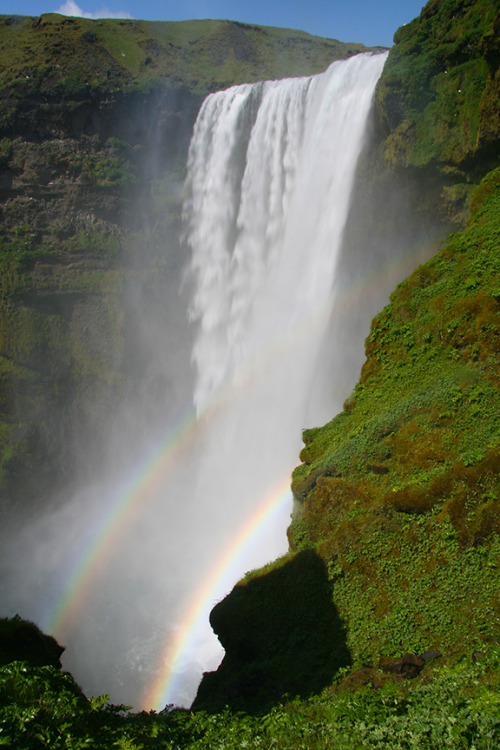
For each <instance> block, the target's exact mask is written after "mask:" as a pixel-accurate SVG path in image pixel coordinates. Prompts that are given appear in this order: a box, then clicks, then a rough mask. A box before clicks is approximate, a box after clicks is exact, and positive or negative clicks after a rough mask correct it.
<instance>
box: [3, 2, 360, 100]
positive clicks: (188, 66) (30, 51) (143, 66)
mask: <svg viewBox="0 0 500 750" xmlns="http://www.w3.org/2000/svg"><path fill="white" fill-rule="evenodd" d="M366 49H367V48H366V47H364V45H362V44H345V43H342V42H338V41H336V40H334V39H323V40H320V39H318V38H315V37H312V36H311V35H309V34H307V33H305V32H302V31H292V30H290V29H279V28H272V27H265V26H249V25H247V24H242V23H235V22H230V21H182V22H166V21H165V22H149V21H128V20H105V19H102V20H97V21H92V20H88V19H84V18H67V17H65V16H59V15H57V14H54V13H47V14H44V15H42V16H40V17H39V18H31V17H23V16H10V17H9V16H0V71H1V74H0V84H1V85H2V89H3V90H5V91H6V93H7V95H9V94H10V95H12V96H18V95H21V96H27V95H29V93H30V92H34V91H35V90H36V91H38V92H40V93H43V94H47V93H53V94H54V95H57V96H62V97H63V98H65V99H67V98H69V99H71V98H72V97H77V98H81V97H89V96H90V97H92V96H93V95H94V94H95V92H97V91H103V90H106V91H109V92H111V93H114V94H117V93H118V92H122V91H123V89H124V87H126V88H129V89H130V88H136V89H139V90H143V91H147V90H148V89H149V88H150V87H151V86H153V85H158V84H160V85H162V86H174V87H182V88H187V89H189V90H190V91H191V92H193V93H196V94H205V93H207V92H208V91H210V90H215V89H221V88H225V87H227V86H230V85H233V84H235V83H242V82H244V81H245V82H251V81H258V80H262V79H264V78H280V77H281V78H282V77H284V76H291V75H292V76H293V75H308V74H311V73H318V72H320V71H322V70H324V69H325V68H326V67H327V66H328V65H329V64H330V63H331V62H332V61H333V60H336V59H339V58H342V57H346V56H349V55H353V54H356V53H358V52H362V51H365V50H366ZM28 61H29V62H28Z"/></svg>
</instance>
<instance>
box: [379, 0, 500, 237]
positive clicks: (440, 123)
mask: <svg viewBox="0 0 500 750" xmlns="http://www.w3.org/2000/svg"><path fill="white" fill-rule="evenodd" d="M394 41H395V46H394V48H393V49H392V50H391V54H390V56H389V59H388V61H387V65H386V66H385V69H384V72H383V75H382V78H381V81H380V85H379V87H378V92H377V111H378V117H379V123H380V127H381V130H382V132H383V143H382V145H381V152H382V163H383V164H386V165H388V166H390V169H391V170H396V172H398V171H401V170H403V171H409V172H411V173H412V174H413V178H414V179H415V180H416V181H419V182H420V191H421V195H419V196H418V195H417V196H416V198H415V201H416V203H417V204H418V206H419V207H420V208H421V209H422V210H424V211H426V212H427V214H428V215H429V214H433V213H434V212H436V211H437V212H438V213H439V215H440V216H441V217H442V219H443V220H444V221H451V222H457V221H458V222H459V223H460V222H462V221H463V219H464V217H465V212H466V210H467V196H468V195H469V193H470V191H471V190H472V188H473V185H474V184H477V182H478V180H479V179H480V178H481V177H482V176H484V174H486V172H487V171H489V170H490V169H493V168H494V167H495V166H496V165H497V164H498V153H499V147H500V136H499V133H500V114H499V113H500V72H499V62H500V54H499V50H500V15H499V8H498V3H496V2H492V1H491V0H460V2H457V0H430V2H428V3H427V4H426V5H425V7H424V8H423V9H422V12H421V13H420V16H419V17H418V18H415V20H413V21H412V22H411V23H409V24H407V25H406V26H403V27H401V28H400V29H398V31H397V32H396V34H395V36H394Z"/></svg>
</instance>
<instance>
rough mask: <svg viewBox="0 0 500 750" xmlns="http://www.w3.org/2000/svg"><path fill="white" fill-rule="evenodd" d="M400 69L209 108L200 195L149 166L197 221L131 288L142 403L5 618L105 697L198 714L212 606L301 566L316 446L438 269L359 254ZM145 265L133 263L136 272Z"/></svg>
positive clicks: (42, 508) (132, 341)
mask: <svg viewBox="0 0 500 750" xmlns="http://www.w3.org/2000/svg"><path fill="white" fill-rule="evenodd" d="M385 57H386V55H378V56H374V55H361V56H357V57H355V58H351V59H350V60H348V61H341V62H338V63H334V64H333V65H332V66H331V67H330V68H329V70H328V71H327V72H326V73H324V74H321V75H319V76H313V77H311V78H305V79H289V80H284V81H278V82H266V83H261V84H253V85H250V84H248V85H247V84H244V85H242V86H237V87H233V88H232V89H229V90H228V91H225V92H219V93H217V94H214V95H211V96H210V97H208V99H207V100H206V101H205V103H204V105H203V107H202V109H201V111H200V114H199V116H198V119H197V122H196V125H195V129H194V133H193V136H192V139H191V146H190V150H189V157H188V163H187V173H186V178H185V179H184V174H183V173H182V170H179V169H178V167H179V165H178V164H176V165H174V166H173V167H171V169H170V173H169V175H167V176H166V175H165V174H157V173H156V172H157V171H158V161H157V160H156V159H155V157H154V154H155V147H159V144H160V142H161V139H162V127H161V123H160V124H158V123H156V124H155V126H154V127H153V130H152V134H151V138H150V152H149V157H148V158H147V159H145V161H144V167H143V168H144V170H146V171H149V172H150V173H151V175H152V178H154V179H157V181H158V184H159V185H160V184H163V187H164V188H165V185H166V188H165V190H163V192H161V191H160V192H158V194H157V195H156V196H153V197H154V199H155V200H157V201H160V199H161V198H162V196H163V199H165V191H166V194H167V195H166V201H167V203H168V202H170V203H169V205H174V206H175V205H177V206H179V205H181V204H182V220H180V219H179V221H177V222H173V223H172V230H171V233H170V234H169V235H168V236H166V237H165V238H164V247H163V248H162V253H163V255H162V256H161V258H160V261H158V258H157V256H156V252H157V251H156V249H155V250H154V252H153V255H154V256H155V264H156V265H155V266H154V268H153V270H152V273H153V274H154V280H153V282H152V281H151V278H149V277H148V278H147V279H146V277H145V275H144V273H142V272H139V270H138V271H137V273H136V274H133V273H132V274H130V275H129V280H128V282H127V284H126V285H125V288H124V289H123V296H122V302H123V312H122V314H123V318H124V323H123V330H124V332H125V334H124V335H125V336H126V346H125V356H124V361H123V363H122V366H123V371H124V372H125V375H126V377H128V379H129V385H127V383H126V384H125V387H124V393H125V397H124V398H123V399H122V400H121V402H120V408H119V409H117V410H116V411H114V412H113V413H111V414H109V413H108V412H106V424H105V425H104V426H103V428H102V434H101V435H100V437H99V440H98V441H97V442H96V444H94V445H92V446H88V450H87V448H86V447H85V446H82V448H81V450H82V456H81V459H80V465H81V467H82V468H81V471H80V472H79V475H78V477H76V478H75V483H74V484H75V486H73V487H71V488H69V489H68V487H65V488H63V489H62V490H61V492H60V493H56V494H55V495H53V496H52V497H50V498H43V499H42V500H41V501H40V503H39V504H38V507H37V509H35V510H34V512H33V513H32V514H31V515H30V518H29V520H27V519H25V518H16V517H14V518H13V519H12V522H11V524H10V526H9V528H8V529H7V530H4V532H3V534H2V553H1V554H2V559H1V564H2V576H1V581H0V583H1V590H2V601H3V605H4V606H3V611H4V612H3V613H4V615H13V614H15V613H19V614H20V615H21V616H23V617H26V618H28V619H31V620H33V621H35V622H36V623H37V624H39V625H40V626H41V627H42V628H43V629H44V630H46V632H49V633H51V634H52V635H54V636H55V637H56V638H57V639H58V640H59V642H60V643H61V645H63V646H65V648H66V651H65V653H64V655H63V667H64V669H66V670H69V671H71V672H72V673H73V674H74V676H75V678H76V680H77V682H78V683H79V684H80V685H81V686H82V688H83V690H84V691H85V693H86V694H87V695H98V694H102V693H108V694H109V696H110V699H111V700H112V701H113V702H114V703H123V704H126V705H130V706H133V707H134V708H145V709H150V708H155V709H160V708H162V706H163V705H164V704H165V703H166V702H168V703H174V704H176V705H186V706H187V705H189V704H190V703H191V701H192V699H193V698H194V695H195V693H196V688H197V685H198V683H199V680H200V678H201V673H202V672H203V671H207V670H210V669H213V668H215V667H216V666H217V664H218V662H219V661H220V658H221V649H220V646H219V644H218V643H217V641H216V639H215V637H214V636H213V634H212V633H211V630H210V627H209V624H208V614H209V611H210V609H211V608H212V607H213V605H214V604H215V603H216V602H217V601H218V600H220V598H222V597H223V596H224V595H225V594H226V593H227V592H228V591H229V590H230V589H231V588H232V586H233V585H234V584H235V583H236V581H237V580H238V579H239V578H240V577H241V576H242V575H244V573H245V572H246V571H248V570H250V569H252V568H255V567H258V566H261V565H263V564H265V563H266V562H268V561H270V560H272V559H274V558H276V557H277V556H279V555H281V554H284V553H285V552H286V551H287V541H286V527H287V525H288V523H289V518H290V513H291V510H292V500H291V496H290V493H289V491H287V488H288V487H289V484H290V475H291V472H292V470H293V468H294V466H295V465H296V464H297V463H298V461H299V452H300V447H301V430H302V429H303V428H305V427H309V426H314V425H317V424H322V423H324V422H326V421H328V420H329V419H331V418H332V417H333V416H334V414H335V413H337V412H338V411H339V410H340V409H341V408H342V403H343V401H344V399H345V398H346V397H347V396H348V395H349V392H350V390H351V389H352V387H353V385H354V384H355V382H356V379H357V377H358V374H359V367H360V365H361V363H362V359H363V339H364V336H365V335H366V334H367V333H368V330H369V324H370V320H371V318H372V317H373V315H374V314H375V312H377V310H379V309H380V308H381V307H382V306H383V305H384V304H385V302H386V300H387V295H388V293H389V291H390V289H391V288H392V287H393V286H394V284H395V283H396V282H397V281H399V280H400V279H401V278H403V277H404V276H405V275H406V274H407V273H408V271H409V270H411V268H412V267H414V266H415V265H416V264H417V262H420V261H421V260H423V259H424V255H425V253H426V252H427V250H425V252H424V253H423V254H422V252H421V245H422V244H425V247H426V248H427V246H428V244H429V243H428V242H426V243H423V240H424V239H425V240H428V239H429V238H423V237H422V236H419V237H417V235H416V234H415V233H414V235H410V234H409V235H408V236H406V237H405V236H404V232H403V231H400V232H398V233H396V234H395V236H394V237H392V240H391V242H386V241H385V240H386V239H387V238H379V239H378V240H376V239H375V238H374V239H373V240H372V241H373V243H374V244H373V246H372V247H369V248H366V247H365V248H363V247H360V243H359V242H358V241H357V238H359V233H358V232H357V227H358V226H359V224H361V223H362V219H361V215H362V214H363V215H364V214H365V213H366V211H367V209H366V204H365V203H364V202H363V200H362V199H361V197H360V196H361V194H362V189H361V188H360V187H356V185H357V184H358V183H357V182H356V183H355V178H356V167H357V165H358V159H359V156H360V154H361V152H362V148H363V146H364V145H365V146H366V145H367V144H369V140H368V135H369V132H368V131H367V123H368V118H369V116H370V113H371V104H372V99H373V92H374V87H375V84H376V81H377V79H378V77H379V75H380V73H381V71H382V67H383V64H384V61H385ZM358 179H359V167H358ZM162 180H163V183H162ZM351 197H353V200H352V201H351ZM147 199H148V198H147V196H146V197H145V196H141V197H138V198H137V202H136V205H135V210H136V211H137V212H138V214H139V213H140V209H141V204H142V203H143V201H144V200H147ZM149 199H151V198H149ZM372 210H373V209H372ZM401 210H402V211H403V209H401ZM397 211H399V208H397ZM368 213H369V211H368ZM365 221H366V216H365ZM403 223H404V222H403ZM344 229H345V232H344ZM408 240H409V244H410V246H411V248H412V252H410V254H409V257H407V258H406V259H404V258H403V257H402V256H403V255H404V252H403V250H404V249H406V248H407V247H408ZM363 253H366V254H367V255H366V256H365V255H363ZM147 254H148V248H147V247H141V248H139V247H131V250H130V264H131V267H134V265H135V266H136V267H137V269H141V268H142V266H143V265H147ZM374 277H376V279H375V282H374V283H372V284H371V285H369V288H368V286H367V283H366V282H367V281H371V282H373V281H374ZM145 279H146V280H147V283H146V280H145ZM102 408H104V406H103V405H102V404H100V403H96V405H95V413H96V419H98V418H101V416H102V415H100V414H99V412H100V410H101V409H102Z"/></svg>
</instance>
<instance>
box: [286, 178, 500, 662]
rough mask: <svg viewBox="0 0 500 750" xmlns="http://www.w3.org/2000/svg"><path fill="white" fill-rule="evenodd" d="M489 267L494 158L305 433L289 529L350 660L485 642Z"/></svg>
mask: <svg viewBox="0 0 500 750" xmlns="http://www.w3.org/2000/svg"><path fill="white" fill-rule="evenodd" d="M499 273H500V170H496V171H494V172H493V173H491V174H490V175H489V176H488V177H487V178H486V179H485V180H484V181H483V182H482V184H481V185H480V187H479V188H478V189H477V190H476V192H475V193H474V194H473V198H472V204H471V218H470V220H469V224H468V226H467V228H466V230H465V231H464V232H463V233H459V234H457V235H455V236H452V237H451V238H449V240H448V242H447V244H446V245H445V247H444V248H443V249H442V250H441V251H440V252H439V253H438V254H437V255H436V256H435V257H434V258H433V259H432V260H430V261H429V262H427V263H426V264H424V265H423V266H420V267H419V268H418V269H417V270H416V271H415V272H414V273H413V274H411V276H410V277H409V278H408V279H407V280H406V281H405V282H403V283H402V284H400V285H399V286H398V288H397V289H396V291H395V292H394V293H393V295H392V296H391V301H390V303H389V305H388V306H387V307H386V308H385V309H384V310H383V311H382V312H381V313H380V314H379V315H378V316H377V317H376V318H375V320H374V322H373V325H372V329H371V333H370V335H369V337H368V339H367V343H366V351H367V360H366V363H365V365H364V367H363V369H362V373H361V378H360V381H359V383H358V385H357V386H356V388H355V389H354V391H353V393H352V395H351V397H350V398H349V399H348V400H347V401H346V403H345V405H344V411H343V412H342V413H341V414H339V415H338V416H337V417H335V419H333V420H332V422H330V423H329V424H327V425H325V426H324V427H322V428H318V429H314V430H307V431H305V432H304V442H305V447H304V449H303V451H302V453H301V459H302V461H303V464H302V465H301V466H300V467H298V468H297V469H296V471H295V473H294V477H293V491H294V494H295V497H296V499H297V503H298V509H297V513H296V516H295V520H294V521H293V523H292V525H291V528H290V542H291V545H292V547H293V548H295V549H302V548H308V547H310V546H312V547H314V548H315V549H316V550H317V552H318V554H319V555H320V556H321V557H322V558H323V559H324V560H325V563H326V564H327V565H328V567H329V571H330V579H331V581H332V585H333V597H334V602H335V604H336V606H337V607H338V609H339V612H340V614H341V616H342V617H343V618H344V622H345V626H346V629H347V642H348V646H349V648H350V650H351V653H352V655H353V659H354V661H357V662H358V663H361V662H363V661H366V660H367V659H368V660H378V658H379V657H380V656H381V655H386V656H396V655H398V654H402V653H404V652H407V651H409V652H414V653H419V652H420V651H423V650H425V649H429V648H439V649H440V650H441V651H443V652H444V653H446V654H447V655H450V656H451V655H452V654H459V653H464V652H468V653H472V651H473V650H474V649H484V648H489V646H490V645H491V644H498V643H499V639H500V609H499V608H500V599H499V591H500V578H499V575H500V573H499V570H500V568H499V565H500V557H499V554H500V539H499V534H500V506H499V501H498V497H499V477H498V472H499V468H500V439H499V438H500V416H499V415H500V408H499V407H500V396H499V380H498V373H499V362H498V356H499V351H500V346H499V344H500V341H499V338H498V336H499V322H500V317H499V311H500V295H499V289H500V275H499Z"/></svg>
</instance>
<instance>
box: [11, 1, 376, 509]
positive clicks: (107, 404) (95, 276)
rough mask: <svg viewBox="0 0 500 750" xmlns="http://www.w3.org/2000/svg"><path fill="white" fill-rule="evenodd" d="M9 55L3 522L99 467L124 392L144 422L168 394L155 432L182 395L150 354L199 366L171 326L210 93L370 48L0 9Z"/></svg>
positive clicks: (214, 27) (234, 28)
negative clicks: (192, 165)
mask: <svg viewBox="0 0 500 750" xmlns="http://www.w3.org/2000/svg"><path fill="white" fill-rule="evenodd" d="M0 49H1V52H0V83H1V85H2V104H1V108H0V221H1V223H0V243H1V249H2V253H1V258H0V444H1V451H0V498H1V503H0V507H1V509H2V512H7V511H8V509H9V507H10V506H16V507H18V506H19V505H20V504H24V505H26V507H29V506H32V505H33V503H34V502H38V501H39V500H43V498H44V497H45V496H48V495H50V494H52V493H53V492H54V490H55V489H57V490H61V489H62V488H63V487H64V485H65V484H66V483H68V482H73V481H75V479H76V480H78V478H79V477H80V478H82V475H83V478H85V476H86V473H87V472H88V471H89V470H90V469H89V467H93V470H95V469H96V468H97V467H98V463H99V461H101V460H102V458H103V454H104V453H105V450H106V447H105V446H103V444H102V440H100V439H99V436H100V435H102V433H103V428H104V427H105V426H106V424H108V423H109V422H110V420H112V419H114V418H115V415H116V414H118V413H119V412H121V411H123V406H124V404H129V403H130V401H131V399H135V400H136V401H137V399H139V401H140V400H141V398H143V396H144V398H143V402H144V403H143V404H141V405H140V408H139V409H138V411H141V410H142V411H146V410H147V409H148V408H150V407H148V404H149V403H150V402H151V400H153V401H154V398H153V399H151V398H146V394H149V395H151V393H153V394H154V393H157V394H158V399H157V407H156V408H155V410H154V413H153V414H148V420H149V422H150V424H151V423H152V424H153V429H154V424H155V420H156V422H157V423H158V424H161V421H162V420H165V419H167V418H168V412H169V409H170V410H172V409H177V408H180V407H179V406H178V403H179V402H181V403H182V401H183V399H185V398H186V393H184V392H182V393H179V392H178V391H177V390H176V388H178V386H175V385H174V381H175V378H174V377H172V376H171V373H170V371H169V362H165V359H166V356H164V357H163V358H162V357H156V356H153V355H155V351H154V350H155V348H156V350H157V351H158V350H160V349H162V348H163V349H164V350H165V351H168V352H169V353H170V357H169V361H173V360H177V361H179V360H181V361H184V362H185V369H186V372H189V335H190V334H189V331H188V330H185V329H186V326H187V324H184V327H182V324H180V325H181V328H180V330H181V335H179V336H175V337H173V338H172V337H170V338H169V336H168V335H167V334H166V333H165V331H167V330H169V329H170V330H171V329H172V328H173V326H172V325H170V326H169V323H170V321H171V320H172V317H173V316H175V315H178V314H179V313H178V310H177V308H176V306H175V304H174V302H175V300H176V299H177V295H178V288H179V286H180V284H181V268H182V264H183V256H182V249H181V247H180V244H179V220H180V212H181V200H182V183H183V177H184V170H185V162H186V155H187V148H188V145H189V140H190V136H191V130H192V125H193V123H194V120H195V118H196V114H197V111H198V108H199V106H200V103H201V101H202V99H203V97H204V96H205V95H206V93H208V92H209V91H210V90H213V89H218V88H222V87H224V86H227V85H230V84H233V83H238V82H242V81H244V80H245V81H246V80H257V79H259V78H266V77H267V78H269V77H275V76H279V75H283V74H285V73H286V74H288V75H290V74H300V73H302V74H305V73H313V72H318V71H320V70H323V69H324V68H325V67H326V66H327V65H328V64H329V63H330V62H331V61H332V60H334V59H336V58H338V57H342V56H346V55H350V54H354V53H356V52H359V51H361V50H363V49H364V47H363V45H344V44H341V43H339V42H335V41H334V40H321V39H316V38H314V37H311V36H310V35H308V34H303V33H302V32H291V31H289V32H287V31H284V30H279V29H265V28H261V27H249V26H245V25H242V24H233V23H230V22H219V21H217V22H216V21H214V22H211V21H210V22H197V21H196V22H186V23H177V24H176V23H157V24H156V23H155V24H153V23H147V22H140V21H137V22H136V21H133V22H132V21H107V20H102V21H89V20H86V19H76V18H65V17H63V16H58V15H55V14H47V15H43V16H41V17H40V18H26V17H18V16H0ZM125 300H126V301H127V304H125ZM176 324H177V322H176ZM180 339H183V343H182V342H181V341H180ZM185 380H186V392H188V390H189V376H187V377H186V378H185ZM141 394H143V396H142V395H141ZM166 402H168V403H167V405H165V406H164V407H162V408H160V407H159V406H158V404H165V403H166ZM132 428H133V429H135V430H138V431H140V429H141V428H140V425H137V424H134V425H133V426H132ZM125 429H131V427H130V425H127V426H126V428H125Z"/></svg>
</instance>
